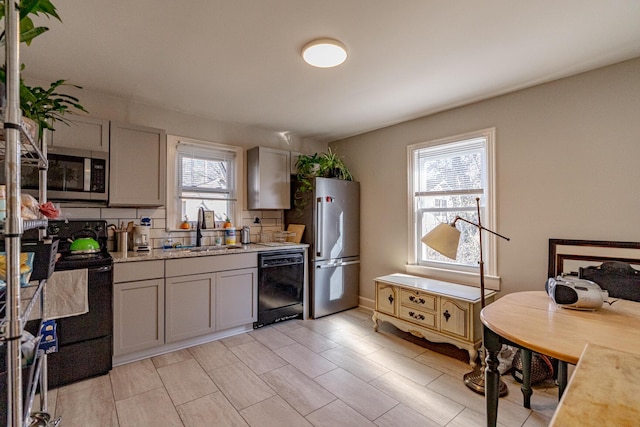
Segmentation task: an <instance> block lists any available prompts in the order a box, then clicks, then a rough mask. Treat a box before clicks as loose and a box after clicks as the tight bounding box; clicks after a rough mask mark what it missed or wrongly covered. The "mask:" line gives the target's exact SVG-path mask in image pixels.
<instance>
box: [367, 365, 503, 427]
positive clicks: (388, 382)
mask: <svg viewBox="0 0 640 427" xmlns="http://www.w3.org/2000/svg"><path fill="white" fill-rule="evenodd" d="M370 384H371V385H372V386H374V387H376V388H377V389H379V390H382V391H384V392H385V393H387V394H388V395H389V396H391V397H393V398H394V399H396V400H398V401H400V402H402V403H403V404H405V405H406V406H408V407H410V408H412V409H413V410H415V411H417V412H419V413H420V414H422V415H424V416H425V417H427V418H429V419H430V420H432V421H435V422H437V423H439V424H440V425H446V424H447V423H448V422H450V421H451V420H453V419H454V418H455V417H456V416H457V415H458V414H459V413H460V412H462V410H463V409H464V406H463V405H461V404H459V403H457V402H455V401H453V400H451V399H449V398H448V397H445V396H443V395H441V394H438V393H436V392H435V391H433V390H429V389H427V388H425V387H423V386H421V385H420V384H418V383H415V382H413V381H411V380H409V379H407V378H406V377H403V376H402V375H400V374H396V373H395V372H388V373H386V374H384V375H383V376H381V377H380V378H378V379H376V380H374V381H372V382H371V383H370ZM514 425H515V424H514Z"/></svg>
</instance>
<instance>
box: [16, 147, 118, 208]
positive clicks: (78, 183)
mask: <svg viewBox="0 0 640 427" xmlns="http://www.w3.org/2000/svg"><path fill="white" fill-rule="evenodd" d="M47 160H48V162H49V168H48V170H47V198H48V199H50V200H89V201H106V200H107V199H108V197H109V192H108V183H109V153H106V152H102V151H88V150H81V149H75V148H62V147H48V153H47ZM20 175H21V177H22V183H21V187H22V189H23V190H25V192H26V193H31V192H32V191H29V190H37V189H38V188H39V179H40V178H39V171H38V168H37V167H35V166H27V165H24V166H22V173H21V174H20Z"/></svg>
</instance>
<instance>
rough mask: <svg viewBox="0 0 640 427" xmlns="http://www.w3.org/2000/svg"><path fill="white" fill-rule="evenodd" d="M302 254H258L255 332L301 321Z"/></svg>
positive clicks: (276, 252) (299, 251) (280, 252)
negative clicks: (258, 329)
mask: <svg viewBox="0 0 640 427" xmlns="http://www.w3.org/2000/svg"><path fill="white" fill-rule="evenodd" d="M303 297H304V250H302V249H290V250H282V251H272V252H262V253H258V321H257V322H255V323H254V324H253V327H254V328H260V327H262V326H265V325H269V324H271V323H276V322H280V321H283V320H289V319H296V318H301V317H302V309H303Z"/></svg>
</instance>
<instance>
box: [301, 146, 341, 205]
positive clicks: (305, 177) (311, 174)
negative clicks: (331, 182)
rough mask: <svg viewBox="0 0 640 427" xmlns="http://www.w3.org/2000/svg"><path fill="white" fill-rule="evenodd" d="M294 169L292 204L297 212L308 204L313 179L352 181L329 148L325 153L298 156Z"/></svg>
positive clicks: (339, 160) (335, 154)
mask: <svg viewBox="0 0 640 427" xmlns="http://www.w3.org/2000/svg"><path fill="white" fill-rule="evenodd" d="M296 167H297V169H298V173H297V174H296V178H297V180H298V186H297V188H296V192H295V194H294V196H293V203H294V205H295V207H296V208H297V209H298V210H299V211H300V210H301V209H302V208H303V207H305V206H306V205H307V203H309V200H308V198H309V194H311V192H312V190H313V182H314V181H313V179H314V178H316V177H322V178H337V179H342V180H344V181H353V176H352V175H351V172H349V169H348V168H347V166H346V165H345V164H344V162H343V161H342V158H341V157H339V156H338V154H337V153H334V152H333V151H331V148H329V149H328V150H327V152H326V153H320V154H318V153H315V154H310V155H305V154H302V155H300V156H299V157H298V161H297V162H296Z"/></svg>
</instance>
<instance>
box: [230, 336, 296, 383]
mask: <svg viewBox="0 0 640 427" xmlns="http://www.w3.org/2000/svg"><path fill="white" fill-rule="evenodd" d="M231 351H232V352H233V353H234V354H235V355H236V357H237V358H238V359H240V360H241V361H242V362H243V363H244V364H245V365H247V366H248V367H249V368H251V369H252V370H253V372H255V373H256V374H258V375H262V374H264V373H265V372H269V371H271V370H273V369H277V368H280V367H282V366H284V365H286V364H287V362H286V361H284V359H282V358H281V357H280V356H278V355H277V354H276V353H274V352H273V351H272V350H270V349H269V348H267V347H266V346H265V345H263V344H261V343H259V342H257V341H252V342H248V343H245V344H241V345H238V346H235V347H232V348H231Z"/></svg>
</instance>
